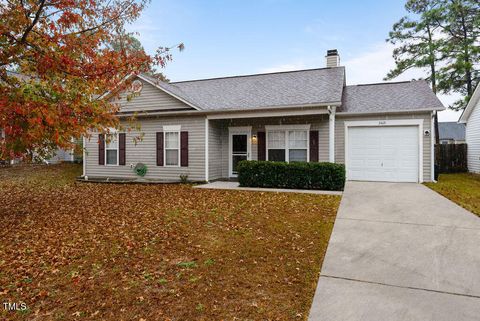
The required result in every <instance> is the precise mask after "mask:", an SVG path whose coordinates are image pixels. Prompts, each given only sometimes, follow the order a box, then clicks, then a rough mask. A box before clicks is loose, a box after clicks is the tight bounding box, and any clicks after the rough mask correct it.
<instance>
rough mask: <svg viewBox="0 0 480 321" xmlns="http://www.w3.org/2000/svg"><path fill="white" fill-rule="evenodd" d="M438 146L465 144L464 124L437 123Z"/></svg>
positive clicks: (451, 122) (453, 122) (452, 122)
mask: <svg viewBox="0 0 480 321" xmlns="http://www.w3.org/2000/svg"><path fill="white" fill-rule="evenodd" d="M438 134H439V136H440V137H439V141H440V144H465V124H459V123H458V122H455V121H449V122H440V123H438Z"/></svg>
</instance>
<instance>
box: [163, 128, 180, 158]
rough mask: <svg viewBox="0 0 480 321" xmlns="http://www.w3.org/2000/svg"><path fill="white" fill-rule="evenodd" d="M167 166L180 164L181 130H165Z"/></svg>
mask: <svg viewBox="0 0 480 321" xmlns="http://www.w3.org/2000/svg"><path fill="white" fill-rule="evenodd" d="M164 146H165V153H164V154H165V166H179V164H180V132H179V131H168V132H165V145H164Z"/></svg>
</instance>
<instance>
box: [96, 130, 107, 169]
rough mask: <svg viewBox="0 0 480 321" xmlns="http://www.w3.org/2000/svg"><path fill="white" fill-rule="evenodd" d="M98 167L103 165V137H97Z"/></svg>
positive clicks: (102, 135) (100, 135)
mask: <svg viewBox="0 0 480 321" xmlns="http://www.w3.org/2000/svg"><path fill="white" fill-rule="evenodd" d="M98 165H105V135H104V134H99V135H98Z"/></svg>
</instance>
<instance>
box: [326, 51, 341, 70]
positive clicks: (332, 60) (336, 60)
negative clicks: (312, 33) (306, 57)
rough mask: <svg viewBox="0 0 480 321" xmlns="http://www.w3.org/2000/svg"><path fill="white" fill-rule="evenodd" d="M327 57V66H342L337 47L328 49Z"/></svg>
mask: <svg viewBox="0 0 480 321" xmlns="http://www.w3.org/2000/svg"><path fill="white" fill-rule="evenodd" d="M325 58H326V62H327V68H329V67H338V66H340V56H339V55H338V50H337V49H330V50H327V55H326V56H325Z"/></svg>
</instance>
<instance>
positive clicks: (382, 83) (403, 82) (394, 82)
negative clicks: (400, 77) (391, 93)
mask: <svg viewBox="0 0 480 321" xmlns="http://www.w3.org/2000/svg"><path fill="white" fill-rule="evenodd" d="M417 81H424V80H423V79H420V80H404V81H385V82H374V83H368V84H356V85H347V86H346V87H362V86H379V85H395V84H407V83H412V82H417Z"/></svg>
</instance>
